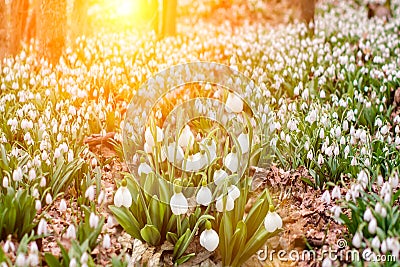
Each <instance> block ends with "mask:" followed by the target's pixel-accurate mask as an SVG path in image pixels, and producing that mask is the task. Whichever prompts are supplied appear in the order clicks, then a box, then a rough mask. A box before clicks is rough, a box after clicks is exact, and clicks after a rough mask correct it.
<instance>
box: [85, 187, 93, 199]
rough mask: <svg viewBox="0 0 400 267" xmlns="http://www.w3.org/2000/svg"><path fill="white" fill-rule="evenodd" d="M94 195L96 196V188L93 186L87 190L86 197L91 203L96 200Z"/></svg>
mask: <svg viewBox="0 0 400 267" xmlns="http://www.w3.org/2000/svg"><path fill="white" fill-rule="evenodd" d="M94 194H95V192H94V186H93V185H91V186H89V187H88V188H87V189H86V191H85V197H86V198H87V199H89V200H90V201H93V200H94Z"/></svg>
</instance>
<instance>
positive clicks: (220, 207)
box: [215, 194, 235, 212]
mask: <svg viewBox="0 0 400 267" xmlns="http://www.w3.org/2000/svg"><path fill="white" fill-rule="evenodd" d="M225 201H226V202H225V210H226V211H231V210H233V208H234V207H235V201H234V200H233V198H232V197H231V196H230V194H228V195H226V199H225ZM215 207H216V208H217V211H218V212H223V211H224V196H223V195H220V196H219V197H218V198H217V202H216V203H215Z"/></svg>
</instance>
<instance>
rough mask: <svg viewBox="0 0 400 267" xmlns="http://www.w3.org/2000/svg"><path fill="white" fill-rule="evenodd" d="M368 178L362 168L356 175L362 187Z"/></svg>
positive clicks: (366, 183)
mask: <svg viewBox="0 0 400 267" xmlns="http://www.w3.org/2000/svg"><path fill="white" fill-rule="evenodd" d="M368 180H369V179H368V174H367V173H366V172H365V171H364V170H361V171H360V172H359V173H358V175H357V181H358V182H359V183H360V184H361V186H362V188H363V189H365V187H366V186H367V185H368Z"/></svg>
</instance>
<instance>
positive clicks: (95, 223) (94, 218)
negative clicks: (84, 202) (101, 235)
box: [89, 212, 100, 228]
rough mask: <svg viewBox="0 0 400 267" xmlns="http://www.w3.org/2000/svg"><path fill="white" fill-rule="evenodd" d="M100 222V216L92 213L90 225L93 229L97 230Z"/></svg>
mask: <svg viewBox="0 0 400 267" xmlns="http://www.w3.org/2000/svg"><path fill="white" fill-rule="evenodd" d="M99 220H100V219H99V216H97V215H96V214H95V213H94V212H91V213H90V217H89V225H90V227H91V228H97V226H98V225H99Z"/></svg>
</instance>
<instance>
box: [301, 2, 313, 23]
mask: <svg viewBox="0 0 400 267" xmlns="http://www.w3.org/2000/svg"><path fill="white" fill-rule="evenodd" d="M300 11H301V20H302V21H303V22H305V23H307V24H309V23H310V22H311V21H314V13H315V0H300Z"/></svg>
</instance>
